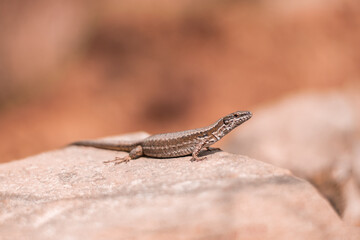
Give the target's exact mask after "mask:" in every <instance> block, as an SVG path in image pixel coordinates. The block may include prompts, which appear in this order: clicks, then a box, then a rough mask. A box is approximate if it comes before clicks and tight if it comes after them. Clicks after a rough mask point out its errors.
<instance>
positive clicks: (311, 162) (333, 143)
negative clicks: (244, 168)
mask: <svg viewBox="0 0 360 240" xmlns="http://www.w3.org/2000/svg"><path fill="white" fill-rule="evenodd" d="M357 90H358V89H357ZM359 92H360V91H356V90H353V91H345V90H343V91H333V92H327V93H301V94H298V95H294V96H290V97H288V98H285V99H283V100H281V101H279V102H277V103H274V104H272V105H269V106H267V107H264V108H263V109H260V110H259V111H255V112H254V117H253V118H252V119H251V121H249V122H248V123H247V125H246V127H243V128H242V130H241V131H238V132H236V134H234V135H232V138H231V136H230V139H229V138H228V140H229V141H228V144H227V146H225V147H224V149H225V150H227V151H229V152H233V153H241V154H245V155H248V156H251V157H254V158H256V159H259V160H263V161H266V162H269V163H271V164H274V165H276V166H279V167H284V168H287V169H289V170H291V171H292V172H293V173H294V174H295V175H297V176H300V177H302V178H305V179H307V180H309V181H310V182H312V183H313V184H314V185H315V186H316V187H317V188H318V189H319V191H320V192H321V193H322V194H323V195H324V196H326V198H327V199H328V200H329V201H330V202H331V203H332V205H333V206H334V208H335V209H336V211H337V212H338V213H339V214H341V215H343V214H344V212H346V215H347V217H345V218H344V219H345V220H350V219H351V221H349V222H351V224H355V225H359V226H360V214H359V213H360V211H359V210H358V209H357V208H356V207H355V206H356V205H357V206H359V205H360V198H359V197H358V196H360V195H359V194H357V193H356V192H353V193H349V191H353V190H356V188H357V190H356V191H357V192H358V191H359V186H360V184H359V183H360V181H355V180H356V179H360V178H359V176H360V175H359V173H360V163H359V162H360V151H359V149H360V144H359V143H360V141H359V139H360V138H359V133H360V126H359V123H360V98H359V97H357V96H358V95H359ZM348 185H349V186H348ZM350 196H351V200H350V199H346V198H347V197H350ZM350 203H351V204H350ZM354 203H357V204H354ZM350 206H353V207H352V209H347V208H348V207H350Z"/></svg>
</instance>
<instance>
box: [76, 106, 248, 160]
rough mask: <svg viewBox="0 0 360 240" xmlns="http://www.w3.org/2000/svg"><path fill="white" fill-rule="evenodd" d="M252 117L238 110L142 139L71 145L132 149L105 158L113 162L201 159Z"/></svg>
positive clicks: (86, 142)
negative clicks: (198, 125)
mask: <svg viewBox="0 0 360 240" xmlns="http://www.w3.org/2000/svg"><path fill="white" fill-rule="evenodd" d="M251 117H252V113H251V112H248V111H236V112H234V113H231V114H228V115H226V116H225V117H222V118H220V119H219V120H217V121H216V122H215V123H213V124H211V125H209V126H207V127H203V128H197V129H192V130H187V131H181V132H172V133H162V134H155V135H151V136H149V137H147V138H145V139H143V140H139V141H124V142H116V143H105V142H100V141H96V140H93V141H91V140H85V141H78V142H73V143H71V144H70V145H77V146H87V147H95V148H101V149H108V150H116V151H126V152H129V154H128V155H126V156H125V157H121V158H120V157H116V158H115V159H114V160H110V161H105V162H104V163H110V162H114V163H115V164H119V163H122V162H129V161H130V160H132V159H136V158H139V157H141V156H147V157H153V158H169V157H181V156H187V155H192V158H191V161H201V160H204V159H205V158H206V157H199V156H198V155H199V153H200V151H201V150H202V149H204V148H206V149H207V150H210V151H211V150H213V148H211V147H210V146H211V145H212V144H214V143H215V142H217V141H219V140H220V139H221V138H223V137H224V136H225V135H226V134H228V133H229V132H231V131H232V130H233V129H235V128H236V127H238V126H239V125H241V124H242V123H244V122H246V121H247V120H249V119H250V118H251Z"/></svg>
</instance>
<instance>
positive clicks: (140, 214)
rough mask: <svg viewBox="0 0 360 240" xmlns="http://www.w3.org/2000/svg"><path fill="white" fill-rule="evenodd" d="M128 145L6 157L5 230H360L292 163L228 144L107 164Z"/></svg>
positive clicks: (122, 234) (238, 234)
mask: <svg viewBox="0 0 360 240" xmlns="http://www.w3.org/2000/svg"><path fill="white" fill-rule="evenodd" d="M139 136H142V137H143V136H145V135H144V134H140V135H137V136H136V137H139ZM133 137H135V136H133ZM130 138H131V137H130ZM113 139H116V138H113ZM124 154H125V153H120V152H115V151H107V150H101V149H94V148H87V147H77V146H70V147H66V148H64V149H59V150H55V151H51V152H47V153H43V154H40V155H37V156H33V157H29V158H26V159H23V160H20V161H16V162H11V163H6V164H2V165H0V204H1V205H0V206H1V207H0V236H1V237H0V238H1V239H254V240H255V239H358V237H359V233H358V232H357V231H355V230H354V229H352V228H349V227H347V226H345V225H344V224H343V222H342V220H341V219H340V218H339V217H338V215H337V214H336V212H335V211H334V210H333V209H332V208H331V206H330V204H329V203H328V202H327V201H326V200H325V199H324V198H323V197H322V196H320V194H319V193H318V192H317V191H316V189H315V188H314V187H313V186H312V185H311V184H309V183H308V182H306V181H305V180H302V179H299V178H297V177H294V176H293V175H292V174H291V173H289V171H287V170H284V169H281V168H278V167H275V166H272V165H270V164H266V163H263V162H260V161H257V160H254V159H251V158H248V157H245V156H239V155H233V154H229V153H226V152H221V151H220V152H219V151H218V152H211V153H208V152H207V153H204V154H206V155H207V157H208V159H207V160H205V161H202V162H190V161H189V160H190V157H182V158H172V159H151V158H139V159H137V160H134V161H130V162H129V163H128V164H120V165H116V166H113V165H104V164H103V161H104V160H109V159H113V158H114V157H115V156H122V155H124Z"/></svg>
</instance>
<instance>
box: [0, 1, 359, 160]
mask: <svg viewBox="0 0 360 240" xmlns="http://www.w3.org/2000/svg"><path fill="white" fill-rule="evenodd" d="M359 5H360V3H359V1H357V0H342V1H340V0H334V1H331V3H330V2H329V1H322V0H318V1H300V0H299V1H280V0H277V1H268V0H260V1H196V2H194V1H183V0H181V1H180V0H178V1H164V0H154V1H151V2H149V1H144V0H137V1H113V0H104V1H91V0H90V1H89V0H87V1H84V0H78V1H70V0H62V1H60V0H59V1H45V0H34V1H31V3H26V2H24V1H18V0H15V1H2V2H1V3H0V36H1V37H0V132H1V134H0V155H1V159H0V161H2V162H3V161H9V160H13V159H16V158H22V157H25V156H28V155H30V154H34V153H37V152H42V151H44V150H46V149H51V148H56V147H59V146H62V145H64V144H66V143H68V142H71V141H74V140H78V139H83V138H95V137H100V136H107V135H114V134H118V133H121V132H129V131H137V130H146V131H149V132H151V133H157V132H167V131H175V130H184V129H188V128H195V127H200V126H204V125H207V124H209V123H211V122H212V121H214V120H216V119H217V118H219V117H220V116H223V115H224V114H227V113H229V112H233V111H234V110H251V109H253V108H254V107H257V106H259V105H261V104H267V103H268V102H269V101H270V102H271V101H273V100H274V99H275V98H278V97H281V96H283V95H286V94H288V93H289V92H295V91H299V90H303V89H314V90H323V89H328V88H336V87H341V86H343V85H350V86H351V85H352V84H355V83H356V82H358V81H359V76H360V68H359V67H358V66H359V59H360V50H359V44H358V43H359V42H360V32H359V29H360V6H359Z"/></svg>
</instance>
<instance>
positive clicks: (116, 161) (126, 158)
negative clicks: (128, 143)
mask: <svg viewBox="0 0 360 240" xmlns="http://www.w3.org/2000/svg"><path fill="white" fill-rule="evenodd" d="M130 160H131V158H130V157H129V156H125V157H116V158H115V159H114V160H108V161H104V163H105V164H106V163H111V162H113V163H114V164H115V165H117V164H120V163H123V162H124V163H127V162H129V161H130Z"/></svg>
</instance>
